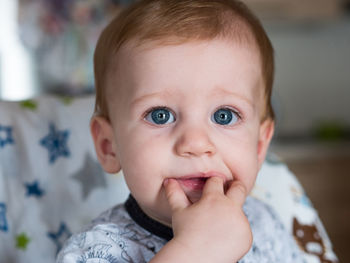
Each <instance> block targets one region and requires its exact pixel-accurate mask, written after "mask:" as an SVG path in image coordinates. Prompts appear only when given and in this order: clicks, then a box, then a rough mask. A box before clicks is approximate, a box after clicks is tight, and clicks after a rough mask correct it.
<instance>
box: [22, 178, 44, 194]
mask: <svg viewBox="0 0 350 263" xmlns="http://www.w3.org/2000/svg"><path fill="white" fill-rule="evenodd" d="M25 185H26V187H27V194H26V195H27V196H31V195H33V196H35V197H41V196H42V195H43V194H44V191H43V190H42V189H40V187H39V182H38V181H34V182H33V183H28V184H25Z"/></svg>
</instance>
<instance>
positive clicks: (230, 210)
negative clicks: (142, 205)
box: [150, 177, 252, 263]
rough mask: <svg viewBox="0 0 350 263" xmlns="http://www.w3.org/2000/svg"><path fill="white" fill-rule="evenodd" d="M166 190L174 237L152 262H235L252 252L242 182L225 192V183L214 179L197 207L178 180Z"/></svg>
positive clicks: (244, 191) (167, 183) (166, 184)
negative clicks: (250, 250)
mask: <svg viewBox="0 0 350 263" xmlns="http://www.w3.org/2000/svg"><path fill="white" fill-rule="evenodd" d="M165 191H166V195H167V198H168V201H169V204H170V206H171V209H172V227H173V231H174V238H173V239H172V240H171V241H169V242H168V243H167V244H166V245H165V246H164V247H163V248H162V249H161V250H160V251H159V252H158V253H157V254H156V255H155V256H154V257H153V258H152V260H151V261H150V262H152V263H158V262H159V263H160V262H167V263H171V262H183V263H186V262H191V263H192V262H201V263H205V262H218V263H221V262H227V263H232V262H237V261H238V260H239V259H241V258H242V257H243V256H244V255H245V254H246V253H247V252H248V250H249V249H250V247H251V245H252V233H251V229H250V226H249V222H248V220H247V218H246V216H245V215H244V213H243V210H242V206H243V204H244V201H245V198H246V195H247V193H246V189H245V187H244V186H243V185H242V184H241V183H240V182H238V181H234V182H233V183H232V184H231V185H230V187H229V189H228V190H227V191H226V193H224V186H223V180H222V179H221V178H219V177H211V178H210V179H208V181H207V182H206V184H205V187H204V189H203V194H202V197H201V199H200V200H199V201H198V202H196V203H194V204H191V203H190V202H189V201H188V199H187V197H186V195H185V193H184V192H183V190H182V189H181V187H180V185H179V184H178V182H177V181H176V180H173V179H170V180H168V181H167V182H166V183H165Z"/></svg>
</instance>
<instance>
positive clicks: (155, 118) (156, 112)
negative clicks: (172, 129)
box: [145, 107, 175, 125]
mask: <svg viewBox="0 0 350 263" xmlns="http://www.w3.org/2000/svg"><path fill="white" fill-rule="evenodd" d="M145 120H147V121H149V122H151V123H154V124H157V125H163V124H168V123H171V122H174V121H175V118H174V115H173V114H172V113H171V112H170V111H169V110H168V109H167V108H163V107H162V108H155V109H151V110H150V111H148V112H147V115H146V117H145Z"/></svg>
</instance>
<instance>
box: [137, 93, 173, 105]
mask: <svg viewBox="0 0 350 263" xmlns="http://www.w3.org/2000/svg"><path fill="white" fill-rule="evenodd" d="M171 96H172V93H171V92H169V91H167V90H165V91H161V92H153V93H150V94H145V95H142V96H140V97H138V98H136V99H134V100H133V101H132V102H131V106H135V105H136V104H139V103H140V102H142V101H144V100H147V99H151V98H154V97H160V98H163V99H165V98H167V97H171Z"/></svg>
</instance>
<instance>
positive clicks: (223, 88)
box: [107, 40, 273, 224]
mask: <svg viewBox="0 0 350 263" xmlns="http://www.w3.org/2000/svg"><path fill="white" fill-rule="evenodd" d="M260 65H261V63H260V58H259V53H258V52H257V50H256V48H254V47H253V46H252V45H250V46H249V45H243V44H239V43H235V42H233V41H228V40H213V41H209V42H190V43H185V44H181V45H169V46H148V48H130V47H124V48H123V49H122V50H121V51H120V53H119V54H118V64H117V65H116V67H117V68H116V74H115V75H114V76H111V77H110V79H109V82H108V83H109V87H108V88H109V89H113V88H114V89H115V91H113V92H112V93H111V94H110V95H109V96H108V99H107V100H108V105H109V113H110V115H111V116H110V121H111V127H112V130H113V136H112V138H111V144H112V149H113V151H115V158H116V161H118V162H119V163H120V165H121V167H122V170H123V173H124V175H125V178H126V182H127V185H128V186H129V189H130V191H131V193H132V194H133V196H134V197H135V199H136V200H137V201H138V203H139V205H140V206H141V208H142V209H143V210H144V212H145V213H147V214H148V215H149V216H151V217H153V218H154V219H156V220H158V221H161V222H163V223H166V224H170V223H171V213H170V208H169V205H168V202H167V199H166V197H165V192H164V188H163V182H164V180H165V179H167V178H175V179H177V180H178V182H179V183H180V185H181V187H182V189H183V190H184V192H185V193H186V195H187V197H188V198H189V200H190V201H192V202H196V201H198V199H199V198H200V196H201V192H202V188H203V185H204V183H205V177H208V176H221V177H223V178H224V179H225V181H226V184H227V183H228V182H229V181H231V180H240V181H242V182H243V183H244V185H245V186H246V188H247V190H248V191H250V190H251V189H252V187H253V185H254V182H255V179H256V176H257V173H258V170H259V168H260V165H261V163H262V161H263V159H264V157H265V151H266V148H267V145H268V143H269V140H270V137H271V135H272V131H273V125H272V122H270V123H271V125H267V124H266V122H264V123H261V113H262V112H263V107H264V99H263V79H262V74H261V66H260Z"/></svg>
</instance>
